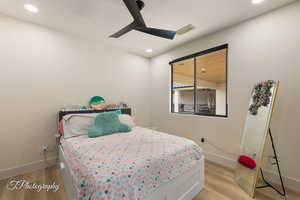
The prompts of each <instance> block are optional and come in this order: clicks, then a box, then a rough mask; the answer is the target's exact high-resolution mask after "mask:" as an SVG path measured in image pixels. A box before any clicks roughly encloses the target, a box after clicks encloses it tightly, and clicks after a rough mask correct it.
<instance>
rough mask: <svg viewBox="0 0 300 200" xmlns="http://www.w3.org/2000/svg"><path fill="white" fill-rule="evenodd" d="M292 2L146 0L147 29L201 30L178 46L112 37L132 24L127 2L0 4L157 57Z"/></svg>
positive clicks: (3, 0)
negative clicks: (190, 27) (34, 8)
mask: <svg viewBox="0 0 300 200" xmlns="http://www.w3.org/2000/svg"><path fill="white" fill-rule="evenodd" d="M293 1H295V0H265V2H263V3H262V4H259V5H253V4H252V3H251V0H144V2H145V3H146V7H145V8H144V9H143V10H142V14H143V16H144V19H145V21H146V23H147V25H148V26H151V27H154V28H163V29H170V30H178V29H179V28H181V27H183V26H185V25H187V24H193V25H194V26H195V27H196V29H194V30H193V31H191V32H189V33H187V34H185V35H182V36H176V38H175V40H173V41H172V40H166V39H161V38H158V37H155V36H150V35H146V34H143V33H140V32H136V31H132V32H130V33H128V34H126V35H125V36H123V37H121V38H119V39H113V38H109V37H108V36H109V35H111V34H113V33H115V32H117V31H118V30H120V29H121V28H122V27H124V26H126V25H128V24H129V23H130V22H132V17H131V15H130V14H129V12H128V10H127V8H126V7H125V5H124V4H123V1H122V0H0V12H1V13H4V14H6V15H9V16H13V17H16V18H19V19H22V20H26V21H30V22H34V23H37V24H41V25H44V26H47V27H51V28H54V29H56V30H60V31H63V32H67V33H71V34H74V35H77V36H80V37H84V38H87V39H90V40H98V41H102V42H105V43H107V44H110V45H113V46H117V47H119V48H121V49H123V50H126V51H129V52H132V53H135V54H138V55H142V56H146V57H152V56H155V55H158V54H160V53H162V52H164V51H167V50H169V49H171V48H174V47H175V46H178V45H181V44H183V43H185V42H187V41H190V40H193V39H195V38H197V37H201V36H203V35H205V34H208V33H211V32H214V31H217V30H220V29H222V28H224V27H227V26H230V25H233V24H236V23H239V22H241V21H244V20H246V19H249V18H252V17H255V16H258V15H261V14H263V13H265V12H267V11H270V10H273V9H275V8H278V7H281V6H283V5H285V4H288V3H291V2H293ZM25 3H31V4H33V5H35V6H37V7H38V8H39V10H40V11H39V13H37V14H32V13H29V12H28V11H26V10H24V8H23V6H24V4H25ZM148 48H151V49H153V50H154V51H153V53H150V54H149V53H146V52H145V50H146V49H148Z"/></svg>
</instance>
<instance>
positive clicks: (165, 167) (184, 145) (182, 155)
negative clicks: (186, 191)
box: [61, 127, 202, 200]
mask: <svg viewBox="0 0 300 200" xmlns="http://www.w3.org/2000/svg"><path fill="white" fill-rule="evenodd" d="M61 142H62V146H63V149H64V153H65V157H66V159H67V162H68V164H69V165H70V168H71V171H72V174H73V176H74V178H75V182H76V185H77V187H78V189H79V196H78V199H80V200H96V199H97V200H127V199H128V200H129V199H130V200H141V199H144V198H145V197H147V195H149V194H150V193H152V192H153V191H154V190H156V189H157V188H159V187H160V186H161V185H162V184H165V183H167V182H169V181H171V180H172V179H174V178H176V177H177V176H178V175H180V174H182V173H185V172H186V171H188V170H189V169H191V168H193V167H194V166H195V165H196V163H198V162H197V160H199V159H201V156H202V150H201V148H200V147H198V146H197V145H196V144H195V143H194V142H193V141H191V140H188V139H185V138H182V137H177V136H172V135H168V134H165V133H160V132H157V131H153V130H150V129H146V128H141V127H135V128H133V130H132V131H131V132H129V133H118V134H114V135H109V136H103V137H98V138H88V137H87V136H79V137H75V138H69V139H67V140H64V139H62V141H61Z"/></svg>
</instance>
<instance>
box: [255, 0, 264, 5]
mask: <svg viewBox="0 0 300 200" xmlns="http://www.w3.org/2000/svg"><path fill="white" fill-rule="evenodd" d="M264 1H265V0H252V4H260V3H262V2H264Z"/></svg>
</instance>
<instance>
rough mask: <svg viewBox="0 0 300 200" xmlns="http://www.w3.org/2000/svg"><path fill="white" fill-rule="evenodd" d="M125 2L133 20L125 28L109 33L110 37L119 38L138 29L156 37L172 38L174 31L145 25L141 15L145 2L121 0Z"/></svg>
mask: <svg viewBox="0 0 300 200" xmlns="http://www.w3.org/2000/svg"><path fill="white" fill-rule="evenodd" d="M123 2H124V3H125V5H126V7H127V8H128V10H129V12H130V13H131V15H132V17H133V19H134V21H133V22H132V23H131V24H129V25H128V26H126V27H125V28H123V29H121V30H120V31H118V32H117V33H115V34H113V35H111V36H110V37H112V38H119V37H121V36H122V35H124V34H126V33H128V32H130V31H132V30H136V31H140V32H143V33H147V34H150V35H154V36H157V37H162V38H166V39H170V40H173V39H174V37H175V35H176V31H170V30H162V29H156V28H150V27H147V25H146V23H145V21H144V19H143V16H142V14H141V10H142V9H143V8H144V7H145V3H144V2H143V1H142V0H123Z"/></svg>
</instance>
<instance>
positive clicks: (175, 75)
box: [170, 44, 228, 117]
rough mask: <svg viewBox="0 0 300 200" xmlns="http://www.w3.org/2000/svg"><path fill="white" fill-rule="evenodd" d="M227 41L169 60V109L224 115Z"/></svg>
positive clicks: (225, 114)
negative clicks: (223, 43)
mask: <svg viewBox="0 0 300 200" xmlns="http://www.w3.org/2000/svg"><path fill="white" fill-rule="evenodd" d="M227 52H228V45H227V44H226V45H222V46H218V47H215V48H212V49H208V50H205V51H202V52H199V53H196V54H193V55H189V56H185V57H183V58H178V59H176V60H174V61H172V62H170V64H171V111H172V112H173V113H180V114H195V115H206V116H216V117H227V116H228V106H227Z"/></svg>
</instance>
